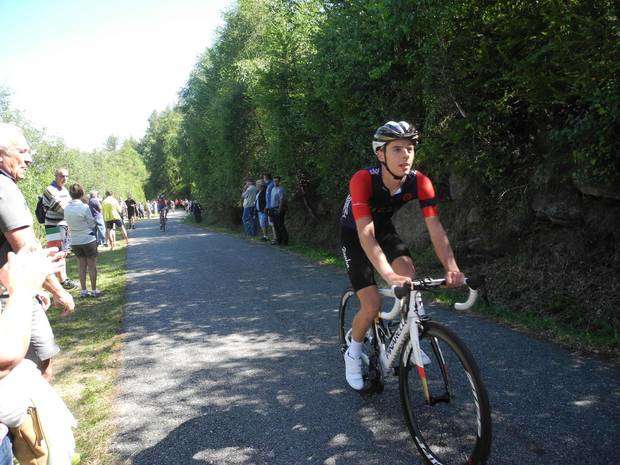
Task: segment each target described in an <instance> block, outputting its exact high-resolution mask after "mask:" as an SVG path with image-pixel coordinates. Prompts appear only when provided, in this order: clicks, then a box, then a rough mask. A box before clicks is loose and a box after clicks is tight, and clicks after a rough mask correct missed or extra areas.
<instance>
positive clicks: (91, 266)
mask: <svg viewBox="0 0 620 465" xmlns="http://www.w3.org/2000/svg"><path fill="white" fill-rule="evenodd" d="M86 265H87V266H88V276H89V277H90V288H91V289H92V290H93V291H94V290H95V289H97V257H88V258H87V259H86ZM84 280H85V281H86V277H84Z"/></svg>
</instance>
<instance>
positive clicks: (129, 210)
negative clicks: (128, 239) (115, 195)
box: [125, 195, 138, 229]
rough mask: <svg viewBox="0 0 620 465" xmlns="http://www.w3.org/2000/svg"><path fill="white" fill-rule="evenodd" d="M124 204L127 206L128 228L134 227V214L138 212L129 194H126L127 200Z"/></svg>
mask: <svg viewBox="0 0 620 465" xmlns="http://www.w3.org/2000/svg"><path fill="white" fill-rule="evenodd" d="M125 205H126V206H127V220H128V223H129V229H136V216H137V213H138V212H137V204H136V201H135V200H134V199H132V198H131V195H128V196H127V200H125Z"/></svg>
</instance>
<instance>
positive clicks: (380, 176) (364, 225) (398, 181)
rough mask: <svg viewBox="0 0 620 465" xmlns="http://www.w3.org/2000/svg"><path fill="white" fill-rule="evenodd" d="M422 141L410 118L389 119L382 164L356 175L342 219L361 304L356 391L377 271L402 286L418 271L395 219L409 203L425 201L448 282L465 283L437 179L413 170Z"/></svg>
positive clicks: (352, 377) (349, 370)
mask: <svg viewBox="0 0 620 465" xmlns="http://www.w3.org/2000/svg"><path fill="white" fill-rule="evenodd" d="M418 140H419V133H418V131H417V130H416V129H415V128H414V127H413V126H412V125H411V124H409V123H408V122H406V121H400V122H394V121H389V122H387V123H386V124H384V125H383V126H381V127H380V128H378V129H377V130H376V132H375V134H374V138H373V142H372V149H373V151H374V153H375V155H376V156H377V159H378V161H379V166H378V167H375V168H367V169H363V170H360V171H358V172H357V173H355V174H354V175H353V177H352V178H351V181H350V183H349V195H348V196H347V198H346V201H345V203H344V208H343V211H342V216H341V219H340V235H341V246H342V253H343V255H344V260H345V264H346V267H347V272H348V274H349V279H350V280H351V284H352V285H353V289H354V290H355V292H356V293H357V296H358V298H359V300H360V304H361V306H360V310H359V311H358V313H357V315H355V318H353V322H352V326H353V331H352V339H351V345H350V346H349V349H348V350H347V351H346V352H345V354H344V360H345V366H346V379H347V382H348V383H349V385H350V386H351V387H352V388H353V389H356V390H361V389H362V388H363V387H364V380H363V376H362V358H361V355H362V342H363V341H364V336H365V334H366V332H367V331H368V328H370V325H371V324H372V322H373V320H374V319H375V317H376V316H377V314H378V312H379V310H380V305H381V298H380V295H379V291H378V289H377V285H376V282H375V279H374V270H377V272H378V273H379V274H380V275H381V276H382V277H383V279H385V281H386V282H387V283H388V285H390V286H402V285H403V284H405V283H407V282H410V281H411V280H412V278H413V275H414V270H415V268H414V266H413V261H412V259H411V255H410V253H409V249H408V248H407V246H406V245H405V243H404V242H403V241H402V240H401V239H400V237H399V236H398V234H397V233H396V230H395V228H394V225H393V224H392V215H393V214H394V213H395V212H396V211H397V210H398V209H400V207H402V206H403V205H404V204H405V203H407V202H410V201H412V200H414V199H418V201H419V202H420V207H421V208H422V215H423V216H424V221H425V223H426V227H427V228H428V232H429V234H430V237H431V241H432V243H433V247H434V248H435V253H436V254H437V257H438V258H439V261H440V262H441V264H442V265H443V267H444V269H445V270H446V275H445V276H446V282H447V285H448V286H459V285H461V284H463V282H464V276H463V273H461V271H460V269H459V267H458V266H457V264H456V261H455V259H454V254H453V252H452V248H451V247H450V243H449V241H448V237H447V235H446V232H445V231H444V229H443V226H442V225H441V222H440V221H439V217H438V210H437V199H436V197H435V190H434V188H433V184H432V183H431V180H430V179H429V178H427V177H426V176H425V175H423V174H422V173H420V172H419V171H416V170H414V169H412V166H413V159H414V155H415V147H416V145H417V143H418ZM373 269H374V270H373Z"/></svg>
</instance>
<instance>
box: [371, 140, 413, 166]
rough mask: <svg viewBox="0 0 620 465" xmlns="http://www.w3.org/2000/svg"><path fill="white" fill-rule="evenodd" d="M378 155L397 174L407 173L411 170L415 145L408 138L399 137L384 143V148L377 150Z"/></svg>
mask: <svg viewBox="0 0 620 465" xmlns="http://www.w3.org/2000/svg"><path fill="white" fill-rule="evenodd" d="M377 155H378V156H379V160H382V161H384V162H385V163H387V164H388V166H389V168H390V170H392V171H393V172H394V173H395V174H398V175H405V174H407V173H409V171H411V167H412V165H413V159H414V157H415V145H414V143H413V142H411V141H410V140H408V139H398V140H395V141H392V142H389V143H388V144H386V145H384V146H383V149H382V150H379V151H377Z"/></svg>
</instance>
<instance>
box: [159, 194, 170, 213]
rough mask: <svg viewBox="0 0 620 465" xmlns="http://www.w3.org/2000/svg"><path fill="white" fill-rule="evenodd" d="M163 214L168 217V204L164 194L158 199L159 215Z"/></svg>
mask: <svg viewBox="0 0 620 465" xmlns="http://www.w3.org/2000/svg"><path fill="white" fill-rule="evenodd" d="M162 212H163V215H164V216H165V217H168V202H167V201H166V197H165V196H164V194H159V196H158V197H157V213H159V216H162Z"/></svg>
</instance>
